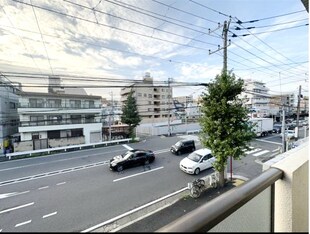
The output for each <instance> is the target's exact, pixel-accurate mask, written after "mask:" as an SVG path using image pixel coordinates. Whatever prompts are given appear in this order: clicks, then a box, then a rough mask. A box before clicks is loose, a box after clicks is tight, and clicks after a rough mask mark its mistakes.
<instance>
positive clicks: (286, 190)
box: [156, 140, 309, 232]
mask: <svg viewBox="0 0 310 234" xmlns="http://www.w3.org/2000/svg"><path fill="white" fill-rule="evenodd" d="M308 141H309V140H307V141H306V142H304V143H303V144H301V145H300V146H298V147H297V148H295V149H292V150H290V151H288V152H286V153H283V154H280V155H278V156H277V157H276V158H273V159H271V160H269V161H267V162H266V163H265V164H264V165H263V170H264V172H263V173H262V174H261V175H259V176H258V177H256V178H254V179H252V180H250V181H247V182H245V183H243V184H242V185H240V186H238V187H236V188H234V189H232V190H229V191H228V192H226V193H224V194H222V195H221V196H219V197H217V198H215V199H213V200H211V201H210V202H208V203H206V204H204V205H203V206H201V207H199V208H197V209H195V210H193V211H192V212H189V213H188V214H186V215H184V216H182V217H180V218H178V219H177V220H175V221H173V222H172V223H170V224H168V225H166V226H164V227H162V228H160V229H159V230H157V231H156V232H208V231H210V232H309V164H308V162H309V158H308V157H309V142H308Z"/></svg>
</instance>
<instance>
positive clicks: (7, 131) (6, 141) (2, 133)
mask: <svg viewBox="0 0 310 234" xmlns="http://www.w3.org/2000/svg"><path fill="white" fill-rule="evenodd" d="M17 90H18V89H17V88H16V87H15V86H13V84H12V83H11V82H10V81H9V80H7V79H6V78H5V77H3V76H0V92H1V94H0V155H2V154H3V153H5V152H6V150H12V149H11V145H12V138H11V137H12V135H14V134H16V133H17V132H18V114H17V106H18V95H17V94H16V92H17Z"/></svg>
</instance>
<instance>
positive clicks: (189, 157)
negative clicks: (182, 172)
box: [187, 152, 202, 162]
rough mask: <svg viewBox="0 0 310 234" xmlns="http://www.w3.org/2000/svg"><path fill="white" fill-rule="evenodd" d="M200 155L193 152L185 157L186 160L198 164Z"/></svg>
mask: <svg viewBox="0 0 310 234" xmlns="http://www.w3.org/2000/svg"><path fill="white" fill-rule="evenodd" d="M201 157H202V156H201V155H199V154H196V153H195V152H193V153H191V154H190V155H188V156H187V158H188V159H190V160H192V161H194V162H199V160H200V159H201Z"/></svg>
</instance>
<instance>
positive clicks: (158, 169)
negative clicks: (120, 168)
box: [113, 167, 164, 182]
mask: <svg viewBox="0 0 310 234" xmlns="http://www.w3.org/2000/svg"><path fill="white" fill-rule="evenodd" d="M163 168H164V167H157V168H155V169H152V170H149V171H144V172H140V173H137V174H133V175H130V176H126V177H122V178H119V179H116V180H113V182H116V181H120V180H124V179H128V178H130V177H134V176H138V175H142V174H145V173H149V172H152V171H157V170H159V169H163Z"/></svg>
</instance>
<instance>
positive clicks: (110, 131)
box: [109, 92, 114, 141]
mask: <svg viewBox="0 0 310 234" xmlns="http://www.w3.org/2000/svg"><path fill="white" fill-rule="evenodd" d="M110 94H111V97H112V107H111V111H110V113H109V141H111V140H112V123H111V119H112V116H111V115H112V114H113V121H114V108H113V107H114V103H113V92H111V93H110Z"/></svg>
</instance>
